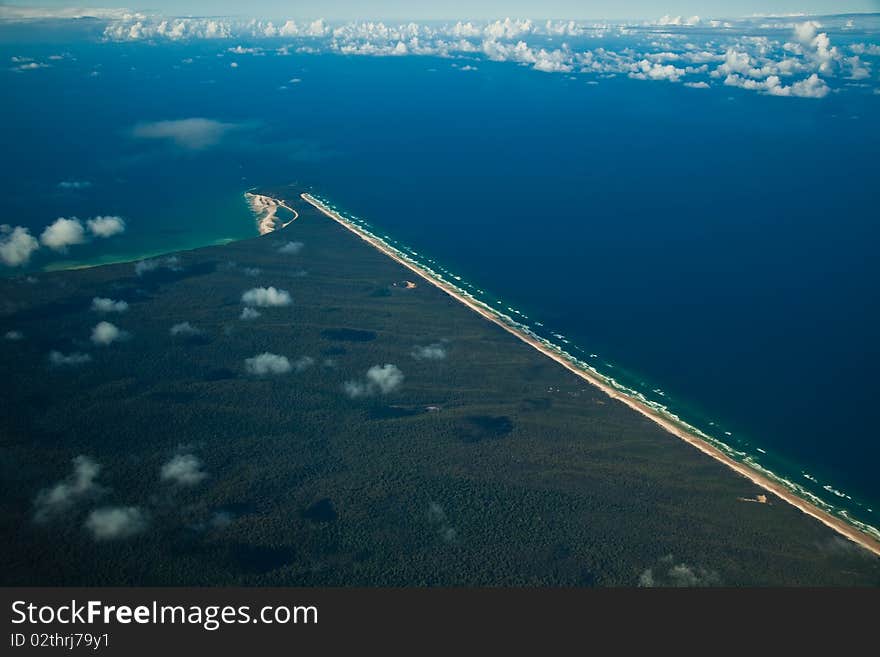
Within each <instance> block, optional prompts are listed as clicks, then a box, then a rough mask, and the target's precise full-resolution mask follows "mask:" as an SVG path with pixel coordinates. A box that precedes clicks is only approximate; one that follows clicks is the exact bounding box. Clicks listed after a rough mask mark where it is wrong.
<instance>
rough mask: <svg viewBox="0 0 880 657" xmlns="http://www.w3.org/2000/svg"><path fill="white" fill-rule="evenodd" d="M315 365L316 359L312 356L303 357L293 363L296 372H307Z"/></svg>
mask: <svg viewBox="0 0 880 657" xmlns="http://www.w3.org/2000/svg"><path fill="white" fill-rule="evenodd" d="M314 364H315V359H314V358H312V357H311V356H302V357H300V358H297V359H296V360H295V361H293V370H294V371H295V372H305V371H306V370H307V369H309V368H310V367H311V366H312V365H314Z"/></svg>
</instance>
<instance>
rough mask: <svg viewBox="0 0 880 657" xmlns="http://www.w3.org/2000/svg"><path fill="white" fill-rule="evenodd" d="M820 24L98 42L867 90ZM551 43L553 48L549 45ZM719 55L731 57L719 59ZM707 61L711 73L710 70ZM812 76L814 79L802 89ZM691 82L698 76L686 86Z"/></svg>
mask: <svg viewBox="0 0 880 657" xmlns="http://www.w3.org/2000/svg"><path fill="white" fill-rule="evenodd" d="M823 20H825V19H823ZM828 21H830V22H829V29H828V30H827V31H822V30H823V26H822V25H820V24H819V23H818V22H816V21H813V20H806V21H800V22H789V21H784V22H783V21H782V20H781V19H778V18H774V19H766V18H761V19H755V18H751V19H738V20H733V21H717V20H706V19H701V18H700V17H698V16H691V17H687V16H664V17H663V18H661V19H660V20H658V21H653V22H647V23H645V22H642V21H638V22H632V21H630V22H626V21H623V22H607V21H606V22H599V23H596V22H582V21H549V20H548V21H542V22H532V21H529V20H518V19H510V18H507V19H504V20H498V21H483V22H478V21H467V22H462V21H458V22H456V23H445V24H444V23H425V24H419V23H413V22H409V23H401V24H390V23H384V22H382V21H353V22H348V23H344V24H337V25H333V26H329V25H327V24H326V23H324V22H323V21H321V20H318V21H314V22H312V23H297V22H296V21H292V20H288V21H286V22H283V23H277V24H276V23H273V22H272V21H266V20H244V19H234V18H229V19H226V18H224V19H208V18H184V19H167V18H145V17H126V18H121V19H120V20H117V21H111V22H110V24H108V26H107V28H106V30H105V33H104V34H105V37H106V38H108V39H121V40H141V39H145V40H156V39H169V40H180V39H195V38H236V39H240V40H241V41H244V40H245V39H248V40H253V39H262V38H278V37H285V38H290V39H291V41H292V42H291V43H289V44H286V45H284V46H281V47H278V48H266V49H261V48H260V47H259V46H255V45H249V46H248V47H245V46H236V42H232V43H230V44H228V45H229V46H231V48H230V50H231V51H232V52H234V53H236V54H242V55H245V54H247V55H250V54H267V55H270V54H272V53H275V54H278V55H286V54H289V53H291V52H309V53H312V52H331V53H337V54H344V55H359V56H432V57H450V58H456V57H460V56H462V55H464V56H467V57H469V58H471V59H475V60H478V59H480V58H486V59H490V60H493V61H498V62H514V63H517V64H521V65H524V66H529V67H531V68H533V69H534V70H537V71H543V72H547V73H565V74H584V75H591V76H597V77H611V76H616V75H626V76H629V77H630V78H631V79H635V80H646V81H667V82H674V83H685V84H688V85H689V86H692V87H694V88H706V84H702V85H701V84H700V83H701V82H702V83H707V80H706V79H705V78H706V77H710V76H711V77H713V78H715V79H717V80H719V81H723V80H725V79H726V78H727V77H728V76H735V77H732V78H731V80H733V81H735V80H737V79H738V78H742V79H743V80H751V82H748V83H745V84H743V85H740V86H741V88H743V89H750V90H754V91H757V92H761V93H766V94H768V95H787V96H792V97H800V98H821V97H824V96H825V95H827V93H828V92H826V91H825V89H826V88H828V89H829V92H830V87H829V86H828V84H827V83H826V82H825V81H828V80H830V78H831V77H832V76H838V75H840V76H842V77H843V78H845V79H850V80H859V81H866V82H865V83H864V85H849V86H839V87H836V88H835V91H841V92H847V93H859V89H861V88H862V87H863V86H868V85H869V84H872V85H873V86H875V87H876V85H875V84H873V83H874V82H875V81H876V80H875V77H876V76H873V73H872V70H871V66H870V64H871V63H870V62H865V61H863V60H861V59H859V56H860V55H864V56H867V55H868V54H872V55H876V53H877V46H876V45H874V44H868V45H866V44H858V43H853V44H850V45H848V46H846V48H847V49H848V52H849V53H850V54H851V55H853V56H850V57H846V56H844V54H843V52H842V51H841V49H840V48H838V47H836V46H834V45H833V44H832V42H831V37H830V36H829V33H830V34H832V35H833V34H835V32H832V30H837V29H838V27H839V25H837V24H835V21H837V19H834V18H829V19H828ZM837 23H839V21H837ZM658 26H660V29H658ZM694 26H699V29H694ZM783 29H785V30H791V33H790V34H791V36H781V35H782V30H783ZM844 29H845V28H844ZM556 44H559V46H560V47H555V46H556ZM728 55H730V56H731V57H732V59H728V57H727V56H728ZM674 62H682V63H687V64H689V65H687V66H682V65H679V64H676V63H674ZM22 63H23V64H26V63H32V62H22ZM716 63H717V64H718V66H717V68H713V69H712V70H710V69H709V67H710V66H713V65H716ZM468 68H473V66H472V65H471V64H468V65H467V66H464V67H461V69H460V70H468ZM813 74H817V75H818V76H820V77H821V78H822V79H823V80H824V81H823V82H821V84H820V83H816V82H811V79H812V78H811V76H812V75H813ZM693 76H702V77H701V78H697V79H694V78H693ZM772 76H776V77H778V78H780V82H779V83H778V84H776V83H775V81H774V80H773V79H772ZM791 76H798V78H799V79H800V80H799V81H797V80H796V81H795V82H793V83H790V81H789V80H788V79H787V78H788V77H791ZM294 79H295V80H298V79H299V78H294ZM595 81H596V80H595V79H592V80H588V82H595ZM867 81H870V82H867ZM871 91H873V90H871ZM861 93H866V92H864V91H861Z"/></svg>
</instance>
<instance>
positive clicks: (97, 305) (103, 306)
mask: <svg viewBox="0 0 880 657" xmlns="http://www.w3.org/2000/svg"><path fill="white" fill-rule="evenodd" d="M92 310H94V311H95V312H98V313H124V312H125V311H126V310H128V303H126V302H125V301H115V300H113V299H108V298H107V297H95V298H94V299H92Z"/></svg>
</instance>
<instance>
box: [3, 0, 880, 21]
mask: <svg viewBox="0 0 880 657" xmlns="http://www.w3.org/2000/svg"><path fill="white" fill-rule="evenodd" d="M0 5H16V6H28V7H83V6H87V7H120V6H122V7H130V8H132V9H138V10H154V11H157V12H161V13H165V14H169V15H183V14H194V15H221V14H222V15H249V16H265V17H291V18H309V17H311V18H314V17H324V18H327V19H330V20H337V19H338V20H355V19H362V18H393V19H402V18H412V19H417V20H429V19H446V18H475V19H479V18H497V17H503V16H528V17H533V18H655V17H659V16H662V15H665V14H670V15H688V16H690V15H699V16H703V17H707V16H709V17H738V16H749V15H752V14H777V15H778V14H787V13H795V12H798V13H801V12H802V13H809V14H822V13H844V12H850V11H851V12H867V11H880V0H843V1H840V0H665V1H661V2H656V1H652V0H443V1H442V2H441V1H439V0H438V1H435V2H420V3H414V2H412V1H411V0H370V2H364V1H363V0H297V1H296V2H291V1H290V0H252V1H250V2H241V1H240V0H214V1H212V2H205V1H204V0H142V1H140V0H115V1H114V0H82V1H80V2H71V1H70V0H17V1H13V2H0Z"/></svg>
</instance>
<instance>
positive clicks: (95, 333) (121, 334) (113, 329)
mask: <svg viewBox="0 0 880 657" xmlns="http://www.w3.org/2000/svg"><path fill="white" fill-rule="evenodd" d="M127 337H128V333H126V332H125V331H123V330H121V329H119V327H117V326H116V325H115V324H111V323H110V322H98V323H97V324H95V327H94V328H93V329H92V337H91V340H92V342H93V343H94V344H96V345H98V346H102V347H103V346H107V345H110V344H113V343H114V342H119V341H120V340H124V339H125V338H127Z"/></svg>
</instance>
